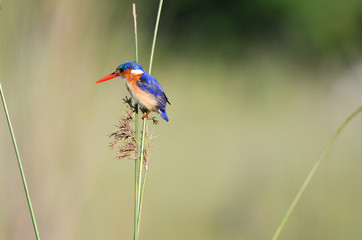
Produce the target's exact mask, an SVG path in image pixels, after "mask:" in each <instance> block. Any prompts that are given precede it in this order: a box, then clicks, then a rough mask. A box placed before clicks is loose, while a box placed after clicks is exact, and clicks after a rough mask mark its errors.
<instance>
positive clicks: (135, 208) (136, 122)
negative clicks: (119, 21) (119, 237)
mask: <svg viewBox="0 0 362 240" xmlns="http://www.w3.org/2000/svg"><path fill="white" fill-rule="evenodd" d="M132 7H133V22H134V36H135V49H136V51H135V58H136V59H135V60H136V62H138V34H137V14H136V4H135V3H133V5H132ZM138 132H139V131H138V104H137V103H135V141H136V145H137V149H139V147H140V144H139V140H138ZM136 154H137V153H136ZM138 169H139V158H138V156H137V158H136V160H135V185H134V186H135V189H134V233H133V236H134V240H138V233H139V230H138V226H139V224H138V222H137V221H138V215H139V214H138V212H139V208H138V185H139V181H138V178H139V170H138Z"/></svg>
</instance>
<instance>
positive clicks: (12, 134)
mask: <svg viewBox="0 0 362 240" xmlns="http://www.w3.org/2000/svg"><path fill="white" fill-rule="evenodd" d="M0 95H1V100H2V103H3V107H4V111H5V115H6V120H7V122H8V127H9V131H10V135H11V139H12V141H13V146H14V150H15V154H16V159H17V160H18V165H19V171H20V175H21V180H22V182H23V186H24V191H25V196H26V200H27V202H28V207H29V212H30V216H31V220H32V222H33V228H34V233H35V237H36V239H37V240H40V237H39V231H38V226H37V224H36V219H35V214H34V210H33V205H32V204H31V199H30V194H29V189H28V185H27V183H26V178H25V173H24V169H23V164H22V163H21V159H20V154H19V149H18V145H17V144H16V139H15V134H14V131H13V127H12V124H11V120H10V116H9V112H8V109H7V106H6V101H5V96H4V93H3V89H2V86H1V83H0Z"/></svg>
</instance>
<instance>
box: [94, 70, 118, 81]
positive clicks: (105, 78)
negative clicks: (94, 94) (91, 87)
mask: <svg viewBox="0 0 362 240" xmlns="http://www.w3.org/2000/svg"><path fill="white" fill-rule="evenodd" d="M118 76H119V75H118V74H117V73H116V72H114V73H111V74H109V75H107V76H105V77H103V78H101V79H99V80H98V81H97V82H96V83H100V82H104V81H107V80H110V79H112V78H115V77H118Z"/></svg>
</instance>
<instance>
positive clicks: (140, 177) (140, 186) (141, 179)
mask: <svg viewBox="0 0 362 240" xmlns="http://www.w3.org/2000/svg"><path fill="white" fill-rule="evenodd" d="M162 4H163V0H160V3H159V7H158V12H157V19H156V24H155V30H154V34H153V41H152V49H151V56H150V65H149V70H148V72H149V74H151V71H152V63H153V56H154V52H155V46H156V39H157V32H158V25H159V22H160V16H161V9H162ZM133 9H134V10H133V15H134V19H135V39H136V54H137V51H138V50H137V31H136V29H137V24H136V11H135V6H133ZM136 119H138V116H137V115H136ZM136 121H137V120H136ZM146 128H147V118H144V119H143V126H142V137H141V142H140V145H138V149H140V151H139V158H138V159H137V160H136V162H137V163H136V165H137V167H138V170H137V174H136V178H137V180H136V184H137V193H136V197H135V199H136V200H137V210H136V211H135V214H137V218H136V219H137V220H136V221H135V224H137V226H135V235H134V236H135V237H134V239H135V240H138V238H139V230H140V223H141V212H142V200H143V193H144V189H145V181H146V176H147V170H146V169H144V150H145V138H146ZM137 131H138V128H137ZM137 141H138V137H137ZM137 141H136V142H137Z"/></svg>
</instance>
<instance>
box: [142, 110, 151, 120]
mask: <svg viewBox="0 0 362 240" xmlns="http://www.w3.org/2000/svg"><path fill="white" fill-rule="evenodd" d="M150 112H151V111H147V113H146V114H145V115H143V116H142V119H145V118H147V119H148V114H150Z"/></svg>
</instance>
